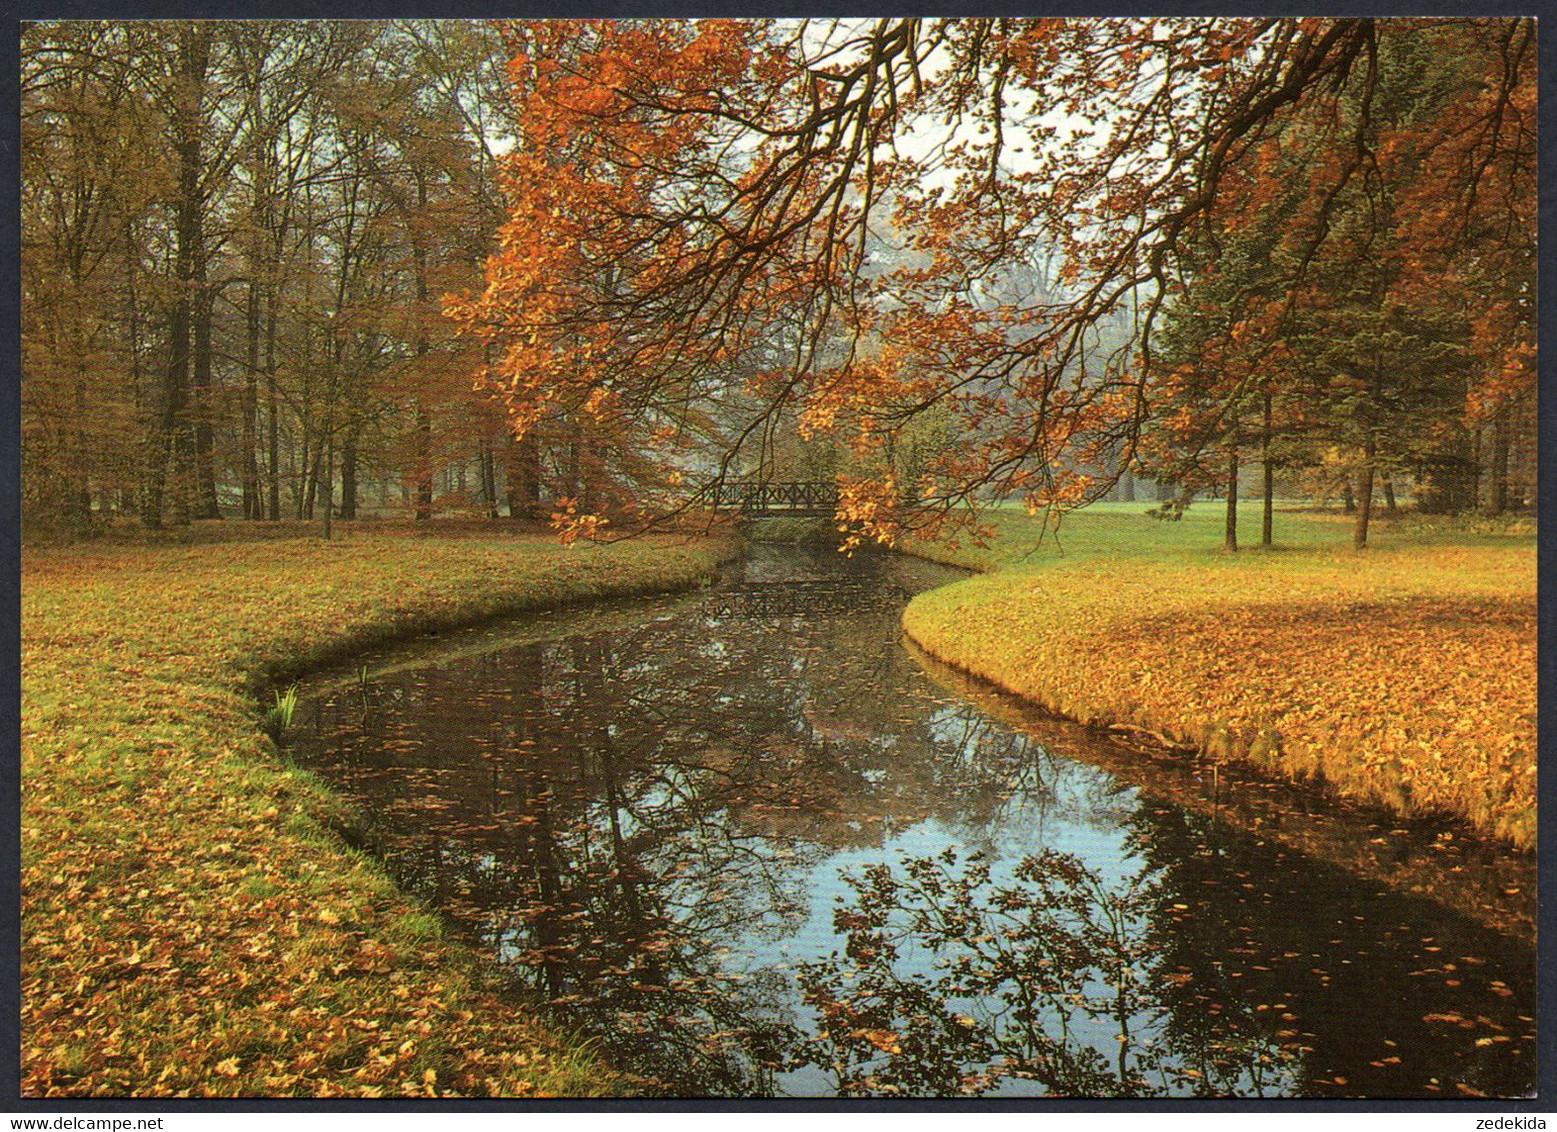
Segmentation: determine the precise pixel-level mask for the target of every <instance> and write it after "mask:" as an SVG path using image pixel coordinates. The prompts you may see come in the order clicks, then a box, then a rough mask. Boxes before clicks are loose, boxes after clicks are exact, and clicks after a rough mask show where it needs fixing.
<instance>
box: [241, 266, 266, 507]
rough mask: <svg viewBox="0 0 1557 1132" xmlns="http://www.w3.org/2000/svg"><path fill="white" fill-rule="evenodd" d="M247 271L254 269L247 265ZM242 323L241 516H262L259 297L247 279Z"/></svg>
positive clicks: (253, 282)
mask: <svg viewBox="0 0 1557 1132" xmlns="http://www.w3.org/2000/svg"><path fill="white" fill-rule="evenodd" d="M249 269H250V270H251V271H252V270H254V266H253V264H250V268H249ZM244 314H245V326H244V359H243V360H244V372H243V441H242V443H243V517H244V518H245V519H248V520H254V519H263V518H264V517H265V513H264V509H263V508H262V507H261V506H260V496H259V450H258V449H259V360H260V298H259V288H258V287H257V286H256V285H255V281H254V280H253V279H250V280H249V294H248V303H247V309H246V310H245V312H244Z"/></svg>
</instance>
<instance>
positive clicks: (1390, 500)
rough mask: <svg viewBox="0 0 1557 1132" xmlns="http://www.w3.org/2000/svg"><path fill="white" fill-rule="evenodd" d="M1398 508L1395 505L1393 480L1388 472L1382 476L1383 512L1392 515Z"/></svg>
mask: <svg viewBox="0 0 1557 1132" xmlns="http://www.w3.org/2000/svg"><path fill="white" fill-rule="evenodd" d="M1397 510H1398V508H1397V507H1396V505H1395V481H1394V480H1393V479H1391V478H1390V476H1389V475H1388V474H1386V475H1385V476H1384V513H1385V514H1386V515H1393V514H1395V513H1396V511H1397Z"/></svg>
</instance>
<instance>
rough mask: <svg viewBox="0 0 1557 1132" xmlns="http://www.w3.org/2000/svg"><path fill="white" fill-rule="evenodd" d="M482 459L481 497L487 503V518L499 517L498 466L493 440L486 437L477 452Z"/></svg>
mask: <svg viewBox="0 0 1557 1132" xmlns="http://www.w3.org/2000/svg"><path fill="white" fill-rule="evenodd" d="M477 455H478V457H479V459H480V461H481V499H482V502H483V503H485V504H486V505H487V518H488V519H495V518H497V514H498V512H497V468H496V467H495V461H494V460H493V458H492V442H491V441H490V440H488V439H486V438H485V437H482V439H481V446H480V449H479V451H478V453H477Z"/></svg>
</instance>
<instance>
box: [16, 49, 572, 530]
mask: <svg viewBox="0 0 1557 1132" xmlns="http://www.w3.org/2000/svg"><path fill="white" fill-rule="evenodd" d="M502 63H503V60H502V55H501V51H500V45H499V44H498V42H497V39H496V36H495V33H494V31H493V30H492V29H491V28H490V27H488V26H487V25H485V24H481V23H476V22H468V21H350V22H347V21H159V22H144V23H141V22H60V23H39V24H32V25H29V26H26V27H24V29H23V31H22V77H21V93H22V141H23V151H22V202H21V207H22V238H23V239H22V247H23V251H22V268H23V270H22V284H23V307H22V318H23V326H22V363H23V367H22V368H23V378H24V380H23V391H22V399H23V408H22V413H23V418H22V440H23V455H24V472H23V502H24V517H25V518H27V519H28V520H32V521H38V522H46V523H49V524H57V525H64V526H67V527H74V528H81V527H83V526H86V525H88V524H89V523H90V522H91V521H92V520H93V519H94V517H97V518H102V517H104V516H109V515H123V516H133V517H137V518H138V519H139V520H140V521H141V522H143V523H144V524H145V525H146V526H148V527H160V526H163V525H165V524H179V523H185V522H188V521H190V520H193V519H213V518H217V517H230V518H244V519H250V520H275V519H279V518H289V517H295V518H314V517H316V516H318V517H319V518H321V519H322V520H325V521H326V522H327V521H328V519H329V518H330V516H331V514H332V512H331V510H330V509H329V508H327V507H326V505H325V501H326V500H333V501H334V509H333V515H335V516H336V517H340V518H346V519H350V518H354V517H356V516H357V515H358V514H359V512H360V511H361V510H362V509H363V508H364V507H365V506H367V505H369V504H378V503H384V504H387V505H388V506H389V507H391V508H393V509H396V510H403V511H404V512H405V513H406V514H408V515H415V516H417V517H427V516H429V515H431V514H433V513H434V512H435V511H437V510H439V509H440V508H443V507H449V506H463V507H467V508H473V509H477V510H481V511H484V512H486V513H488V514H492V515H496V514H498V513H499V512H500V511H502V510H509V509H512V510H513V511H515V512H516V513H521V514H522V513H529V512H530V511H533V510H535V509H536V508H537V507H538V506H539V503H540V500H541V490H540V481H541V480H542V478H544V477H545V476H546V475H548V474H554V473H555V474H562V473H565V472H566V471H567V469H565V468H564V469H558V468H553V467H551V466H550V465H549V464H548V461H553V459H554V457H555V456H556V454H555V453H553V452H552V451H550V450H549V449H545V448H543V443H544V438H540V437H535V436H532V437H530V438H529V439H528V441H526V442H521V443H516V442H514V441H513V440H512V439H511V434H510V432H509V429H508V427H507V413H506V410H505V408H504V406H503V405H502V404H501V402H499V401H497V400H494V398H493V397H492V395H491V394H490V393H489V392H487V391H485V390H482V389H478V388H477V381H476V378H477V376H478V374H479V371H480V369H481V367H482V365H483V364H484V361H485V358H484V357H483V355H482V352H481V350H480V347H479V346H478V345H473V344H472V343H471V342H469V341H464V340H457V339H455V338H454V337H453V335H452V334H451V333H450V329H449V326H448V324H447V322H446V320H445V319H444V317H443V315H442V313H441V309H440V307H441V301H442V297H443V295H444V294H445V293H446V292H448V291H450V290H453V289H458V288H464V287H468V286H472V285H475V284H477V283H479V280H480V275H481V266H482V262H483V259H484V257H485V256H486V254H487V252H488V250H489V242H490V240H491V236H492V233H493V232H494V230H495V229H496V227H497V224H498V221H499V218H500V217H501V216H502V215H503V211H504V207H505V202H504V200H503V199H502V196H501V191H500V189H499V186H498V180H497V177H496V176H495V172H496V165H497V162H498V160H499V153H500V151H501V150H502V149H503V148H504V147H505V146H506V145H508V144H511V136H512V126H511V123H510V122H508V121H506V120H505V118H504V108H505V106H507V104H508V100H507V98H506V95H505V93H504V89H505V84H506V78H505V76H504V74H503V66H502ZM565 457H566V454H565V453H563V455H562V457H561V458H563V459H565ZM500 484H501V485H502V488H503V491H502V493H501V494H502V495H504V496H509V497H511V498H500V492H499V485H500Z"/></svg>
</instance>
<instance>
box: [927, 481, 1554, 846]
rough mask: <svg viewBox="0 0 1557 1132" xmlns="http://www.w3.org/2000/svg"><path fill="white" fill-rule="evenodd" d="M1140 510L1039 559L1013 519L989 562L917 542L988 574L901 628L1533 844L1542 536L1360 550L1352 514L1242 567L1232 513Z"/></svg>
mask: <svg viewBox="0 0 1557 1132" xmlns="http://www.w3.org/2000/svg"><path fill="white" fill-rule="evenodd" d="M1146 506H1147V505H1145V504H1136V505H1105V506H1102V507H1097V508H1093V509H1088V510H1087V511H1083V512H1080V513H1078V514H1076V515H1074V516H1071V517H1070V518H1068V519H1067V520H1066V521H1065V522H1064V523H1063V524H1062V526H1061V527H1060V529H1059V531H1058V538H1057V539H1056V538H1054V537H1053V535H1052V534H1051V535H1050V536H1047V537H1046V538H1045V540H1044V541H1043V542H1041V543H1036V545H1035V538H1036V530H1037V526H1036V522H1035V521H1034V520H1031V519H1028V518H1027V517H1026V516H1025V515H1023V514H1021V513H1020V512H1003V513H1001V514H1000V515H999V516H998V518H997V537H996V539H995V540H994V542H993V543H992V544H991V545H990V546H989V547H987V548H985V549H976V548H962V549H957V550H950V549H948V548H946V547H944V546H941V547H936V546H919V547H914V548H912V549H913V550H914V551H915V552H916V553H921V554H924V555H926V556H928V557H936V558H939V559H941V560H945V561H952V562H956V563H957V564H959V565H965V566H969V567H971V568H974V569H979V570H984V571H988V572H987V573H984V574H982V575H980V576H978V577H975V578H971V579H969V580H967V581H965V582H961V583H957V584H955V585H952V586H948V587H945V588H943V589H940V590H936V591H933V592H931V593H928V594H923V595H920V596H919V597H918V598H916V599H915V600H914V601H913V602H912V603H911V604H910V605H909V607H908V609H907V611H906V612H905V614H904V619H903V624H904V628H905V629H906V631H907V632H908V634H909V635H910V636H911V637H912V638H913V639H914V640H915V641H917V642H918V643H919V644H920V645H921V646H922V647H923V648H924V649H925V650H926V651H927V652H929V653H931V654H932V655H934V656H936V657H938V658H940V659H941V660H943V661H946V662H947V663H950V664H952V665H955V666H956V667H958V668H961V669H963V670H966V671H968V672H971V673H973V674H974V675H976V676H979V677H982V678H984V679H986V680H990V681H992V682H994V683H995V684H998V685H1000V686H1001V687H1003V688H1005V689H1007V690H1008V691H1011V692H1015V693H1016V694H1018V695H1021V696H1024V697H1026V698H1028V699H1031V700H1034V701H1036V702H1038V703H1040V704H1042V705H1043V706H1044V707H1046V708H1049V709H1050V710H1053V711H1057V712H1060V713H1061V714H1064V715H1067V716H1070V717H1072V718H1075V719H1078V720H1081V721H1083V722H1085V723H1089V724H1097V725H1123V726H1129V727H1136V728H1140V729H1142V730H1144V731H1147V732H1150V733H1153V734H1155V735H1156V736H1157V737H1159V738H1161V739H1163V740H1164V741H1166V742H1168V743H1171V744H1174V745H1182V746H1185V747H1192V748H1195V749H1198V750H1200V751H1202V752H1205V753H1207V754H1209V755H1211V756H1213V757H1216V758H1219V759H1227V758H1240V759H1247V760H1249V761H1251V762H1253V763H1255V764H1256V765H1258V766H1260V767H1261V768H1262V769H1265V770H1269V771H1272V772H1275V773H1280V774H1285V775H1288V776H1290V777H1293V778H1297V779H1310V778H1318V779H1321V780H1322V781H1323V782H1324V783H1326V784H1327V785H1329V786H1330V787H1332V788H1334V789H1335V790H1336V791H1338V792H1339V793H1341V794H1343V795H1347V796H1350V797H1354V798H1358V799H1361V800H1364V801H1368V802H1373V803H1382V804H1384V805H1386V806H1388V807H1390V808H1392V809H1394V810H1395V811H1397V812H1399V813H1402V814H1413V813H1421V812H1440V813H1447V814H1451V815H1454V816H1456V817H1459V818H1461V819H1463V820H1465V821H1467V822H1469V823H1470V824H1472V825H1473V826H1474V827H1475V828H1477V829H1478V830H1481V831H1483V832H1484V833H1487V834H1490V835H1492V836H1495V837H1498V838H1503V839H1506V840H1507V841H1509V842H1511V843H1513V844H1514V845H1516V846H1518V847H1520V848H1525V849H1530V848H1533V847H1534V843H1535V822H1536V814H1535V711H1536V700H1535V677H1536V672H1535V647H1536V635H1535V540H1534V537H1533V535H1531V534H1529V533H1513V534H1507V533H1504V534H1497V533H1488V529H1487V528H1485V527H1482V528H1478V527H1475V526H1466V525H1458V524H1453V523H1441V524H1431V523H1426V522H1422V521H1417V520H1410V519H1401V520H1397V521H1396V522H1394V523H1381V524H1379V525H1378V526H1377V528H1376V531H1375V535H1374V538H1373V540H1372V541H1373V543H1374V545H1373V546H1372V547H1371V548H1370V549H1369V550H1368V551H1366V552H1364V553H1362V554H1358V553H1356V552H1354V551H1353V550H1351V549H1350V546H1349V542H1348V540H1349V538H1350V524H1349V521H1348V520H1347V519H1345V518H1344V517H1342V516H1335V515H1326V514H1317V513H1304V512H1296V511H1293V512H1284V513H1279V514H1278V516H1277V544H1278V545H1277V547H1276V548H1275V549H1273V550H1260V549H1258V548H1255V549H1250V550H1245V551H1243V552H1242V553H1240V554H1236V555H1231V554H1224V553H1221V551H1220V547H1221V541H1222V516H1221V513H1220V510H1219V509H1217V508H1215V507H1206V508H1204V509H1193V508H1192V509H1191V511H1190V513H1189V515H1188V516H1187V517H1186V518H1185V520H1184V521H1183V522H1180V523H1165V522H1159V521H1157V520H1154V519H1152V518H1150V517H1147V516H1146V515H1144V514H1143V512H1144V511H1145V509H1146ZM1246 519H1247V522H1246V525H1245V526H1244V527H1242V528H1241V529H1240V539H1241V540H1242V541H1244V543H1245V545H1248V543H1251V542H1257V541H1258V538H1259V529H1258V522H1259V518H1258V514H1257V513H1256V514H1251V515H1246Z"/></svg>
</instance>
